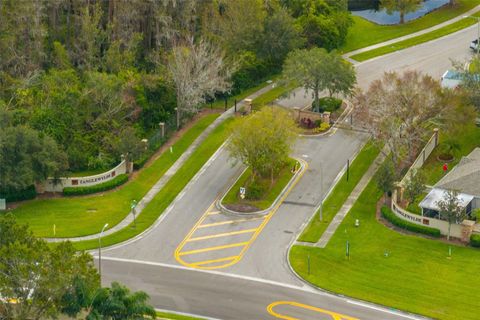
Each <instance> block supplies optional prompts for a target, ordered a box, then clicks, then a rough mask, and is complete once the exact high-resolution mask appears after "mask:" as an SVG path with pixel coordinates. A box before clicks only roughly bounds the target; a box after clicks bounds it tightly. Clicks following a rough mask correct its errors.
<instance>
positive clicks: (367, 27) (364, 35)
mask: <svg viewBox="0 0 480 320" xmlns="http://www.w3.org/2000/svg"><path fill="white" fill-rule="evenodd" d="M457 2H458V5H457V6H456V7H454V8H451V7H448V6H446V7H443V8H441V9H439V10H436V11H434V12H432V13H429V14H427V15H426V16H424V17H422V18H419V19H416V20H413V21H410V22H407V23H405V24H403V25H393V26H382V25H378V24H375V23H373V22H370V21H367V20H365V19H363V18H360V17H353V21H354V24H353V26H352V27H351V28H350V30H349V32H348V35H347V38H346V41H345V45H344V46H343V47H341V48H340V51H341V52H344V53H345V52H350V51H353V50H356V49H360V48H364V47H367V46H370V45H373V44H376V43H380V42H384V41H387V40H391V39H394V38H398V37H401V36H404V35H407V34H410V33H414V32H417V31H420V30H422V29H426V28H429V27H432V26H434V25H437V24H439V23H442V22H444V21H447V20H450V19H453V18H455V17H456V16H459V15H461V14H462V13H464V12H466V11H468V10H470V9H472V8H473V7H475V6H476V5H478V4H480V0H458V1H457Z"/></svg>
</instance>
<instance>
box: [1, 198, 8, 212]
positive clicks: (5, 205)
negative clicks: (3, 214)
mask: <svg viewBox="0 0 480 320" xmlns="http://www.w3.org/2000/svg"><path fill="white" fill-rule="evenodd" d="M6 209H7V202H6V201H5V199H0V210H6Z"/></svg>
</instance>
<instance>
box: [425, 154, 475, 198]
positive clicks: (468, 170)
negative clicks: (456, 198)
mask: <svg viewBox="0 0 480 320" xmlns="http://www.w3.org/2000/svg"><path fill="white" fill-rule="evenodd" d="M434 187H435V188H440V189H444V190H457V191H459V192H461V193H466V194H470V195H473V196H477V197H480V148H475V150H473V151H472V152H471V153H470V154H469V155H468V156H466V157H463V158H462V159H461V160H460V162H459V163H458V164H457V165H456V166H455V167H454V168H453V169H452V171H450V172H449V173H447V174H446V175H445V176H444V177H443V178H442V179H440V181H438V182H437V184H435V186H434Z"/></svg>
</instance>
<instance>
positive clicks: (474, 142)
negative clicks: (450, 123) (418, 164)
mask: <svg viewBox="0 0 480 320" xmlns="http://www.w3.org/2000/svg"><path fill="white" fill-rule="evenodd" d="M462 130H463V132H462V134H461V135H457V141H458V143H459V144H460V151H456V152H455V153H454V156H455V160H454V161H452V162H450V163H448V168H449V170H451V169H452V168H453V167H454V166H455V165H456V164H457V163H458V162H459V161H460V159H461V158H462V156H466V155H468V154H469V153H470V152H472V150H473V149H475V148H476V147H480V128H479V127H477V126H475V125H473V124H468V125H467V124H466V125H465V126H464V127H463V128H462ZM444 138H445V136H444V134H443V133H442V131H440V138H439V139H440V145H439V146H438V147H437V148H435V150H433V152H432V154H431V155H430V156H429V157H428V159H427V161H426V162H425V164H424V165H423V167H422V171H423V172H424V173H425V177H426V180H427V181H426V183H427V184H429V185H434V184H435V183H437V182H438V181H439V180H440V179H441V178H442V177H443V175H444V173H443V169H442V166H443V162H441V161H439V160H438V159H437V156H438V155H439V154H440V153H441V151H440V147H441V143H442V139H444Z"/></svg>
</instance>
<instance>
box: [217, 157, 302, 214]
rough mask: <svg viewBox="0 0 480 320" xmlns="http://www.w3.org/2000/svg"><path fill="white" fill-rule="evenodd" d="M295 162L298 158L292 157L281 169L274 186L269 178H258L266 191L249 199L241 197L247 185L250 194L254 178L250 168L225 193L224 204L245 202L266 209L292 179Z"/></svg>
mask: <svg viewBox="0 0 480 320" xmlns="http://www.w3.org/2000/svg"><path fill="white" fill-rule="evenodd" d="M295 162H296V160H293V159H290V161H289V162H288V164H287V165H286V166H285V168H284V169H283V170H281V171H280V173H279V175H278V178H277V179H276V180H275V182H274V184H273V186H271V185H270V179H269V178H267V179H261V178H257V179H258V181H257V183H258V184H260V185H262V186H264V187H265V193H264V194H263V195H262V196H261V198H260V199H259V200H248V199H242V198H240V187H246V188H247V195H248V186H249V184H250V183H251V182H250V181H251V178H252V170H250V169H249V168H248V169H247V170H245V171H244V172H243V174H242V175H241V176H240V178H239V179H238V180H237V182H236V183H235V184H234V185H233V187H232V188H230V190H229V191H228V193H227V194H226V195H225V198H223V201H222V204H223V205H229V204H230V205H231V204H244V205H250V206H253V207H256V208H258V209H259V210H265V209H267V208H269V207H270V206H271V205H272V203H273V202H274V201H275V199H277V197H278V195H279V194H280V192H282V190H283V189H284V188H285V186H286V185H287V184H288V182H289V181H290V180H291V179H292V177H293V173H292V172H291V169H292V168H293V166H294V165H295Z"/></svg>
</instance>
